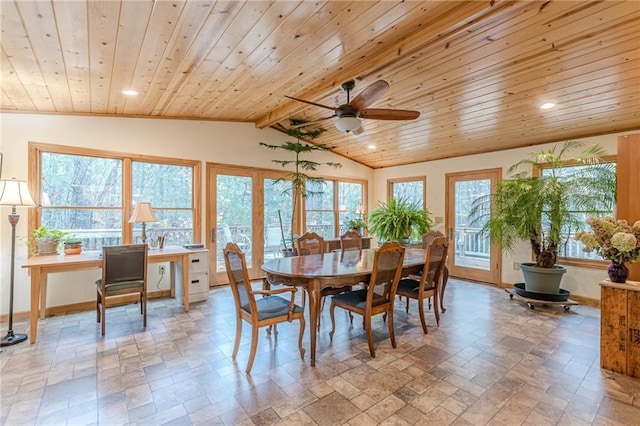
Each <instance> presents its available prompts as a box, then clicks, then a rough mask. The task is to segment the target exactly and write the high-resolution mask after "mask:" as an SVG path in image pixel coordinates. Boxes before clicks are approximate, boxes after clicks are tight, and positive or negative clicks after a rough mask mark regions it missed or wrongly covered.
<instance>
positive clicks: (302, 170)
mask: <svg viewBox="0 0 640 426" xmlns="http://www.w3.org/2000/svg"><path fill="white" fill-rule="evenodd" d="M289 123H290V127H289V128H286V127H284V126H282V125H280V124H278V125H277V126H276V127H277V128H278V129H279V130H281V131H283V132H285V133H286V134H287V135H288V136H292V137H295V138H296V141H295V142H291V141H289V142H285V143H283V144H281V145H270V144H267V143H264V142H260V145H262V146H265V147H267V148H269V149H272V150H283V151H286V152H289V153H291V154H292V155H293V159H289V160H271V161H272V162H274V163H276V164H278V165H279V166H281V167H282V168H287V167H288V166H291V165H292V166H293V171H291V172H290V173H288V174H287V175H286V176H284V177H281V178H279V179H276V180H275V181H274V184H278V183H280V182H282V181H290V182H291V187H290V188H288V189H285V190H284V191H283V192H282V193H283V194H284V195H291V196H292V200H293V203H292V206H291V208H292V211H291V227H290V228H289V230H290V235H289V237H288V238H287V237H285V235H284V228H283V227H282V222H280V232H281V233H282V241H283V244H284V248H285V249H286V250H288V249H289V248H288V247H287V241H289V242H291V245H292V246H293V241H294V224H295V216H296V212H297V209H298V201H299V199H300V198H308V197H312V196H314V195H319V194H321V193H322V192H320V191H312V190H310V189H309V188H308V186H307V183H309V182H318V183H323V182H324V179H322V178H319V177H314V176H310V175H309V174H308V173H309V172H315V171H317V170H318V167H320V166H321V165H327V166H331V167H333V168H336V169H338V168H340V167H342V164H340V163H333V162H326V163H318V162H316V161H312V160H305V159H302V158H301V156H302V155H306V154H311V153H313V152H316V151H330V150H331V147H330V146H327V145H324V144H317V145H314V144H308V143H304V142H302V140H314V139H317V138H319V137H320V136H321V135H322V134H323V133H324V132H325V131H326V129H323V128H322V127H318V128H313V129H310V130H305V129H304V128H305V126H304V124H305V123H306V120H299V119H295V118H292V119H290V120H289Z"/></svg>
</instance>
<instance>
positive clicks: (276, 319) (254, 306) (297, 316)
mask: <svg viewBox="0 0 640 426" xmlns="http://www.w3.org/2000/svg"><path fill="white" fill-rule="evenodd" d="M224 263H225V266H226V269H227V276H228V277H229V284H230V285H231V291H232V293H233V300H234V302H235V305H236V340H235V343H234V345H233V354H232V356H231V357H232V358H233V359H235V358H236V356H237V355H238V349H239V347H240V339H241V337H242V322H243V321H246V322H247V323H249V324H251V328H252V330H251V352H250V353H249V359H248V361H247V368H246V372H247V374H250V373H251V368H252V367H253V361H254V359H255V356H256V349H257V347H258V330H259V328H260V327H271V326H273V334H274V335H275V337H276V339H277V337H278V329H277V324H280V323H283V322H292V321H293V320H298V321H300V331H299V334H298V348H299V350H300V357H301V358H303V359H304V352H305V349H304V348H303V347H302V337H303V336H304V326H305V321H304V309H303V308H302V307H300V306H298V305H296V304H295V303H294V298H295V294H296V292H297V291H298V289H297V288H295V287H282V288H278V289H274V290H266V289H264V287H263V289H261V290H254V289H253V287H252V286H251V280H250V279H249V273H248V271H247V264H246V261H245V257H244V253H243V252H242V250H240V247H238V245H237V244H235V243H228V244H227V246H226V247H225V248H224ZM286 293H290V297H289V298H288V299H285V298H284V297H281V296H279V295H280V294H286ZM256 296H263V297H256Z"/></svg>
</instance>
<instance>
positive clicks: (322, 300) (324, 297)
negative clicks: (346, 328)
mask: <svg viewBox="0 0 640 426" xmlns="http://www.w3.org/2000/svg"><path fill="white" fill-rule="evenodd" d="M326 300H327V296H321V297H320V312H318V331H320V320H321V319H322V311H323V310H324V303H325V301H326Z"/></svg>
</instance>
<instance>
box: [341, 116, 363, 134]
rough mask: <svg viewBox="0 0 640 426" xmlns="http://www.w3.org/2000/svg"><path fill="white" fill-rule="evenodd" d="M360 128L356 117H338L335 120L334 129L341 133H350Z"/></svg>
mask: <svg viewBox="0 0 640 426" xmlns="http://www.w3.org/2000/svg"><path fill="white" fill-rule="evenodd" d="M359 127H360V120H359V119H358V118H357V117H340V118H339V119H337V120H336V128H337V129H338V130H341V131H343V132H352V131H354V130H356V129H357V128H359Z"/></svg>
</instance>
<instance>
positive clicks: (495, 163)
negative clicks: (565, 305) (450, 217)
mask: <svg viewBox="0 0 640 426" xmlns="http://www.w3.org/2000/svg"><path fill="white" fill-rule="evenodd" d="M620 135H621V134H620ZM620 135H606V136H598V137H592V138H585V139H580V140H582V141H584V142H585V143H589V144H591V143H598V144H600V145H601V146H603V147H604V148H605V149H606V150H607V154H615V153H616V149H617V137H618V136H620ZM560 144H561V143H560ZM553 145H556V144H547V145H540V146H535V147H527V148H520V149H512V150H508V151H500V152H495V153H489V154H480V155H473V156H467V157H459V158H451V159H446V160H438V161H430V162H426V163H417V164H411V165H407V166H401V167H391V168H385V169H377V170H375V171H374V180H373V188H374V193H373V199H374V200H384V199H386V197H387V194H386V191H387V180H388V179H393V178H401V177H410V176H426V177H427V206H428V208H429V210H430V211H431V212H432V214H433V217H438V216H440V217H444V216H445V175H446V174H447V173H455V172H465V171H473V170H483V169H492V168H502V176H503V178H505V177H507V176H508V174H507V170H508V168H509V167H510V166H511V165H513V164H515V163H517V162H518V161H520V160H522V159H524V158H528V157H529V154H530V153H532V152H537V151H539V150H540V149H547V148H549V147H552V146H553ZM370 208H372V206H370ZM438 228H439V229H440V230H444V226H443V225H439V226H438ZM529 247H530V245H529V243H528V242H523V243H522V244H521V245H520V246H519V247H517V248H516V252H515V253H514V254H511V255H509V254H503V255H502V282H503V283H510V284H513V283H518V282H522V275H521V272H520V271H515V270H513V263H514V262H518V263H519V262H523V261H528V260H529V259H530V256H531V254H530V253H531V251H530V248H529ZM604 278H607V274H606V270H605V269H602V270H600V269H592V268H579V267H574V266H568V267H567V273H566V274H565V275H564V276H563V278H562V288H564V289H566V290H568V291H570V292H571V293H572V294H576V295H579V296H583V297H589V298H593V299H600V288H599V286H598V283H600V281H602V280H603V279H604Z"/></svg>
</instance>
